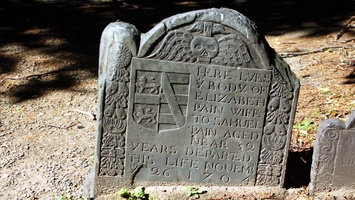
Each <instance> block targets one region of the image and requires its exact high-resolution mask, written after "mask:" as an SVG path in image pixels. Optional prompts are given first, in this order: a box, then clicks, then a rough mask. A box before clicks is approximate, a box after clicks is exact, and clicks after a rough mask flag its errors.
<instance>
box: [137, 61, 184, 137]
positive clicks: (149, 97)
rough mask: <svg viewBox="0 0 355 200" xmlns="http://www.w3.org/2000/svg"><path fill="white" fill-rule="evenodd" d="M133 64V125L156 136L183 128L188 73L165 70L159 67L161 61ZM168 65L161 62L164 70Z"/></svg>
mask: <svg viewBox="0 0 355 200" xmlns="http://www.w3.org/2000/svg"><path fill="white" fill-rule="evenodd" d="M133 62H134V64H133V65H132V73H133V76H134V77H135V78H134V79H133V80H135V81H134V82H133V81H132V85H131V87H132V91H134V92H135V93H134V97H133V99H132V101H133V102H132V103H133V104H134V106H133V119H134V121H135V122H136V123H137V124H138V125H140V126H143V127H145V128H148V129H150V130H154V131H156V132H160V131H164V130H170V129H178V128H180V127H182V126H184V124H185V122H186V110H187V98H188V87H189V83H190V73H189V72H188V70H181V71H180V70H179V71H174V70H167V69H168V68H166V67H165V68H161V67H159V65H161V64H162V61H157V60H146V59H134V61H133ZM163 62H164V61H163ZM169 64H170V63H169V62H164V65H165V66H166V65H169ZM147 65H149V67H147ZM171 65H174V64H173V63H171ZM162 69H163V70H162Z"/></svg>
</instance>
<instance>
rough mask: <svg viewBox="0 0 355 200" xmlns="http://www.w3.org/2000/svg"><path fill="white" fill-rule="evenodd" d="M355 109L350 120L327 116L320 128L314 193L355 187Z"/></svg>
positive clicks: (313, 173)
mask: <svg viewBox="0 0 355 200" xmlns="http://www.w3.org/2000/svg"><path fill="white" fill-rule="evenodd" d="M354 149H355V110H354V111H353V112H352V113H351V114H350V116H349V118H348V119H347V121H346V122H344V121H342V120H340V119H327V120H325V121H323V122H322V123H321V124H320V125H319V128H318V132H317V140H316V144H315V146H314V153H313V161H312V168H311V183H310V193H311V194H314V193H315V192H317V191H322V190H323V191H324V190H325V189H327V190H328V189H339V188H353V189H355V150H354Z"/></svg>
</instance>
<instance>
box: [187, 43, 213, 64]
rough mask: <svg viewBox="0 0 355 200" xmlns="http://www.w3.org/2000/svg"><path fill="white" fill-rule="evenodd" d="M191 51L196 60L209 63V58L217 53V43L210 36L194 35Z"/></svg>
mask: <svg viewBox="0 0 355 200" xmlns="http://www.w3.org/2000/svg"><path fill="white" fill-rule="evenodd" d="M191 50H192V53H193V54H194V55H195V56H196V57H197V62H200V63H210V62H211V58H214V57H216V56H217V54H218V50H219V47H218V43H217V41H216V40H215V39H213V38H211V37H195V38H194V39H192V41H191Z"/></svg>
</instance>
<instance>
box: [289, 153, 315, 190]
mask: <svg viewBox="0 0 355 200" xmlns="http://www.w3.org/2000/svg"><path fill="white" fill-rule="evenodd" d="M312 155H313V148H311V149H304V150H300V151H290V152H289V155H288V162H287V166H286V175H285V184H284V186H285V188H287V189H289V188H300V187H307V186H308V184H309V183H310V180H311V178H310V172H311V164H312Z"/></svg>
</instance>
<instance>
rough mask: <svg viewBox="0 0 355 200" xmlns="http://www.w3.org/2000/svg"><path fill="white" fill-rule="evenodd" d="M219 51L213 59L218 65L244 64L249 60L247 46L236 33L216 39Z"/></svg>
mask: <svg viewBox="0 0 355 200" xmlns="http://www.w3.org/2000/svg"><path fill="white" fill-rule="evenodd" d="M218 43H219V53H218V55H217V57H216V58H215V59H213V61H214V62H215V63H217V64H220V65H227V66H235V67H237V66H244V65H245V64H246V63H249V62H250V61H251V58H250V55H249V51H248V47H247V45H246V44H245V42H244V41H243V40H241V39H240V38H238V36H236V35H226V36H224V37H221V38H220V39H219V40H218Z"/></svg>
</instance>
